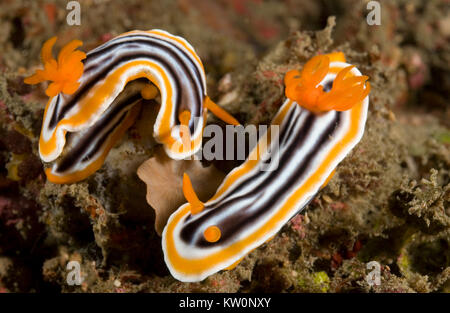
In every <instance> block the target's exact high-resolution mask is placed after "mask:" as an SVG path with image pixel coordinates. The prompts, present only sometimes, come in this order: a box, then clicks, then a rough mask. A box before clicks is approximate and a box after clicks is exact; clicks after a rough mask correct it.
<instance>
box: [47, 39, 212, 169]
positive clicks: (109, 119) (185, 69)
mask: <svg viewBox="0 0 450 313" xmlns="http://www.w3.org/2000/svg"><path fill="white" fill-rule="evenodd" d="M135 80H140V81H143V80H146V81H147V83H153V84H154V85H156V86H157V88H158V89H159V92H160V96H161V107H160V109H159V112H158V116H157V120H156V122H155V124H154V136H155V138H156V139H157V140H158V141H159V142H161V143H163V144H164V146H165V149H166V152H167V153H168V154H169V156H171V157H172V158H175V159H182V158H184V157H186V156H189V155H192V154H193V153H195V152H196V151H197V150H198V148H199V147H200V144H198V141H199V140H198V139H199V138H200V141H201V133H202V129H203V123H204V113H205V109H204V106H203V102H204V99H205V96H206V82H205V74H204V70H203V66H202V64H201V61H200V59H199V58H198V56H197V55H196V54H195V52H194V49H193V48H192V47H191V46H190V45H189V43H187V42H186V41H185V40H184V39H182V38H180V37H175V36H173V35H170V34H168V33H166V32H164V31H161V30H152V31H148V32H144V31H134V32H130V33H127V34H124V35H121V36H119V37H116V38H114V39H112V40H110V41H108V42H107V43H105V44H103V45H101V46H99V47H98V48H96V49H94V50H92V51H90V52H89V53H87V57H86V59H85V60H84V72H83V75H82V77H81V79H80V86H79V88H78V90H77V91H76V92H75V93H74V94H72V95H66V94H59V95H57V96H55V97H53V98H52V99H50V101H49V103H48V105H47V108H46V113H45V116H44V122H43V127H42V132H41V140H40V155H41V158H42V159H43V160H44V161H46V162H52V161H55V160H56V161H55V165H54V166H53V168H52V175H55V176H60V177H63V176H65V175H71V174H73V173H72V172H71V171H70V169H74V170H75V169H78V170H79V169H81V168H83V166H82V164H81V163H83V162H82V159H83V158H84V157H85V155H79V156H78V157H76V156H75V155H73V154H72V155H71V157H70V160H69V158H62V159H61V160H59V159H58V157H59V156H61V155H62V154H70V153H69V152H68V153H66V151H65V149H66V148H67V147H66V140H65V136H66V133H70V134H76V133H79V132H80V133H86V132H89V133H90V135H89V136H90V138H91V140H93V141H92V143H93V142H95V141H98V140H100V136H102V134H103V133H104V132H103V131H101V130H100V129H99V128H98V127H97V128H96V131H88V129H89V128H95V127H96V124H97V123H100V122H101V123H102V125H104V127H106V128H111V127H114V124H116V126H117V121H116V118H115V116H113V114H112V115H111V114H110V113H111V112H113V111H114V110H112V108H111V106H118V107H122V106H123V107H125V108H126V109H127V110H129V109H131V108H132V107H133V105H135V104H137V103H138V102H139V101H138V100H139V99H138V98H139V96H138V95H139V90H138V88H136V85H135V87H134V89H133V90H131V91H129V92H126V90H127V89H132V88H133V87H130V85H131V82H132V81H135ZM141 85H142V86H145V85H144V83H141ZM124 92H125V93H126V95H123V93H124ZM130 97H131V98H132V100H130ZM140 99H142V98H140ZM122 102H123V103H122ZM185 110H188V111H189V112H190V120H189V125H188V126H189V129H190V133H191V136H192V138H197V140H196V144H193V147H192V148H191V147H189V149H187V151H186V150H183V151H182V152H180V151H179V150H177V149H175V148H172V146H175V145H174V144H175V143H177V142H181V138H180V135H179V125H180V122H179V120H178V116H179V114H180V113H181V112H182V111H185ZM108 112H109V113H108ZM120 112H121V114H122V113H123V112H122V111H120ZM105 114H107V115H108V116H105ZM194 120H195V121H197V122H196V123H194ZM96 134H97V135H98V136H97V137H96V136H95V135H96ZM71 136H72V137H74V136H75V137H80V138H81V137H82V135H71ZM69 137H70V136H69ZM85 137H86V136H85ZM86 138H87V137H86ZM78 143H79V144H83V145H85V144H89V142H88V141H86V140H72V146H71V149H80V148H81V149H86V147H84V148H83V147H77V146H76V145H77V144H78ZM63 151H64V153H63ZM60 162H63V163H64V164H59V163H60ZM68 163H71V164H68ZM63 165H64V166H63Z"/></svg>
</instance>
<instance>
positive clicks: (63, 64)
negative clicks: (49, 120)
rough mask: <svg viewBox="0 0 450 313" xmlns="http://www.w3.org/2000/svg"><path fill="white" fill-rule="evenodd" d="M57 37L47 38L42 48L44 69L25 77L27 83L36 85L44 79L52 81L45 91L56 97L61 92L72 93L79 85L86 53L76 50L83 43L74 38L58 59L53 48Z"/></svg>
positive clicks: (62, 50) (48, 94)
mask: <svg viewBox="0 0 450 313" xmlns="http://www.w3.org/2000/svg"><path fill="white" fill-rule="evenodd" d="M56 40H57V37H52V38H50V39H49V40H47V41H46V42H45V43H44V45H43V47H42V50H41V59H42V63H43V64H44V69H43V70H37V71H36V73H35V74H33V75H31V76H29V77H27V78H25V80H24V82H25V83H26V84H30V85H34V84H38V83H41V82H43V81H47V80H49V81H52V83H50V85H49V86H48V88H47V89H46V91H45V93H46V94H47V96H49V97H54V96H56V95H57V94H59V93H60V92H63V93H65V94H68V95H71V94H73V93H74V92H75V91H76V90H77V89H78V87H79V85H80V83H79V82H78V80H79V79H80V77H81V75H82V74H83V62H81V60H84V59H85V58H86V54H85V53H84V52H82V51H79V50H75V49H76V48H78V47H79V46H81V45H83V43H82V42H81V41H79V40H72V41H71V42H69V43H68V44H67V45H65V46H64V47H63V48H62V49H61V51H60V52H59V55H58V61H56V60H55V59H54V58H53V56H52V48H53V46H54V44H55V42H56Z"/></svg>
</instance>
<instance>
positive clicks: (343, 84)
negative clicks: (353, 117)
mask: <svg viewBox="0 0 450 313" xmlns="http://www.w3.org/2000/svg"><path fill="white" fill-rule="evenodd" d="M329 67H330V59H329V57H328V56H327V55H318V56H315V57H313V58H312V59H311V60H309V61H308V62H307V63H306V64H305V66H304V67H303V70H302V71H301V72H299V71H297V70H292V71H289V72H288V73H287V74H286V75H285V77H284V82H285V85H286V91H285V92H286V97H288V98H289V99H292V100H294V101H296V102H297V103H298V104H299V105H301V106H302V107H304V108H305V109H307V110H309V111H311V112H314V113H321V112H326V111H331V110H335V111H346V110H349V109H351V108H352V107H353V106H354V105H355V104H358V103H360V102H361V101H362V100H363V99H364V98H365V97H367V95H368V94H369V92H370V84H369V83H368V82H367V84H366V81H367V80H368V79H369V77H368V76H365V75H363V76H357V77H355V76H350V75H348V73H349V72H350V71H351V70H352V68H354V66H353V65H352V66H347V67H345V68H344V69H342V70H340V71H339V72H338V73H337V76H336V78H335V80H334V81H333V85H332V88H331V90H330V91H329V92H326V91H324V90H323V86H321V85H319V83H320V82H321V81H322V80H323V79H324V78H325V76H326V75H327V73H328V71H329Z"/></svg>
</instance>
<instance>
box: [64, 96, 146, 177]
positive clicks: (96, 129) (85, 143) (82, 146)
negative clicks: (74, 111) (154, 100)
mask: <svg viewBox="0 0 450 313" xmlns="http://www.w3.org/2000/svg"><path fill="white" fill-rule="evenodd" d="M140 99H141V96H140V94H139V93H136V94H134V95H131V96H129V97H127V98H126V99H124V101H123V102H121V103H120V104H118V105H117V106H115V107H114V108H112V110H110V111H109V112H106V114H105V115H104V116H103V117H102V119H101V120H100V121H99V123H96V124H95V125H93V126H92V127H90V128H89V129H88V130H87V132H86V134H84V135H83V137H82V138H79V139H78V140H79V142H78V143H77V145H76V146H74V147H73V148H72V149H71V150H70V151H68V152H67V153H66V154H64V155H63V156H62V157H61V158H60V159H59V160H58V161H57V165H56V170H55V172H59V173H63V172H66V171H68V170H69V169H71V168H72V167H73V166H74V165H75V164H78V163H80V162H85V161H88V159H90V158H92V157H93V156H94V155H95V154H96V153H97V152H98V151H99V150H100V148H101V147H102V145H103V144H104V141H105V140H106V138H107V137H108V136H109V135H110V134H111V133H112V132H113V131H114V130H115V129H116V127H118V126H119V125H120V124H121V123H122V121H123V119H124V118H125V116H126V114H127V113H128V110H127V111H125V112H123V114H122V116H121V117H120V119H119V120H118V121H117V122H116V123H114V124H113V125H111V126H109V127H108V124H110V123H111V119H112V118H114V117H115V116H117V114H119V113H120V112H121V111H122V110H123V109H125V108H126V107H127V106H129V107H130V108H131V107H132V106H133V105H134V104H135V103H136V102H137V101H139V100H140ZM105 127H108V131H107V132H105V133H104V135H103V136H101V137H100V138H97V136H98V134H100V133H101V132H102V130H104V129H105ZM69 140H70V133H69V136H68V141H69ZM93 142H95V145H94V146H92V143H93ZM89 150H90V151H89ZM80 159H81V161H80Z"/></svg>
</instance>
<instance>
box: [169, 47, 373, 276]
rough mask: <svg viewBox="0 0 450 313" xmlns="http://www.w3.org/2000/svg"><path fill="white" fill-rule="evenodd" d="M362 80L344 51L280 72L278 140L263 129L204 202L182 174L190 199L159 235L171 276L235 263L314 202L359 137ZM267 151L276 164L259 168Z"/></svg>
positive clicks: (364, 102)
mask: <svg viewBox="0 0 450 313" xmlns="http://www.w3.org/2000/svg"><path fill="white" fill-rule="evenodd" d="M367 79H368V77H367V76H362V75H361V73H360V72H359V71H358V70H357V69H356V68H354V67H352V66H350V65H349V64H347V63H345V57H344V55H343V54H342V53H332V54H329V55H321V56H316V57H314V58H312V59H311V60H310V61H308V62H307V63H306V64H305V66H304V68H303V70H302V72H301V73H300V72H298V71H291V72H288V73H287V74H286V76H285V83H286V91H285V92H286V96H287V98H288V99H287V100H286V101H285V102H284V104H283V105H282V107H281V108H280V110H279V111H278V113H277V114H276V116H275V117H274V119H273V121H272V125H278V126H279V128H278V135H279V136H278V139H279V140H278V142H277V144H276V145H275V144H274V140H273V139H272V134H271V132H272V127H269V128H268V130H267V132H266V133H265V134H264V135H263V136H262V137H261V138H260V140H259V141H258V144H257V146H256V147H255V148H254V149H253V150H252V151H251V153H250V155H249V157H248V159H247V160H246V161H245V162H244V163H243V164H242V165H241V166H239V167H237V168H235V169H234V170H233V171H231V172H230V173H229V174H228V175H227V176H226V177H225V179H224V181H223V182H222V184H221V186H220V187H219V188H218V190H217V192H216V194H215V195H214V196H213V197H212V198H211V199H210V200H208V201H207V202H206V203H202V202H200V200H199V199H198V198H197V196H196V195H195V192H194V190H193V189H192V185H191V184H190V180H189V177H187V175H185V177H184V180H183V192H184V194H185V197H186V199H187V201H188V202H187V203H186V204H184V205H182V206H181V207H180V208H178V210H177V211H175V212H174V213H173V214H172V215H171V216H170V218H169V221H168V223H167V225H166V227H165V229H164V231H163V237H162V246H163V250H164V258H165V261H166V264H167V266H168V268H169V270H170V272H171V273H172V275H173V276H174V277H175V278H177V279H179V280H181V281H185V282H193V281H200V280H203V279H205V278H206V277H208V276H209V275H211V274H213V273H216V272H217V271H219V270H222V269H231V268H233V267H234V266H236V265H237V264H238V263H239V261H240V260H241V259H242V258H243V257H244V256H245V255H246V254H248V253H249V252H250V251H252V250H253V249H255V248H257V247H258V246H260V245H261V244H263V243H264V242H266V241H268V240H270V239H271V238H273V236H275V234H276V233H277V232H278V231H279V230H280V229H281V227H282V226H283V225H285V224H286V223H287V222H288V221H289V220H290V219H291V218H292V217H293V216H295V215H296V214H297V213H299V212H300V211H301V210H302V209H303V208H304V207H305V206H306V205H307V204H308V203H309V202H310V201H311V200H312V199H313V197H314V196H315V195H316V194H317V192H318V191H319V190H320V188H321V187H322V186H325V185H326V184H327V182H328V180H329V179H330V178H331V176H332V175H333V173H334V170H335V168H336V166H337V165H338V164H339V162H341V161H342V160H343V159H344V158H345V156H346V155H347V154H348V153H349V152H350V151H351V150H352V148H353V147H354V146H355V145H356V144H357V143H358V142H359V140H360V139H361V137H362V135H363V132H364V126H365V122H366V117H367V110H368V104H369V100H368V93H369V91H370V85H369V83H368V82H367V83H366V82H365V81H366V80H367ZM268 154H269V155H270V157H271V158H272V157H277V158H278V167H277V168H276V169H275V170H272V171H262V170H261V166H262V163H263V162H264V161H263V160H267V159H268Z"/></svg>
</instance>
